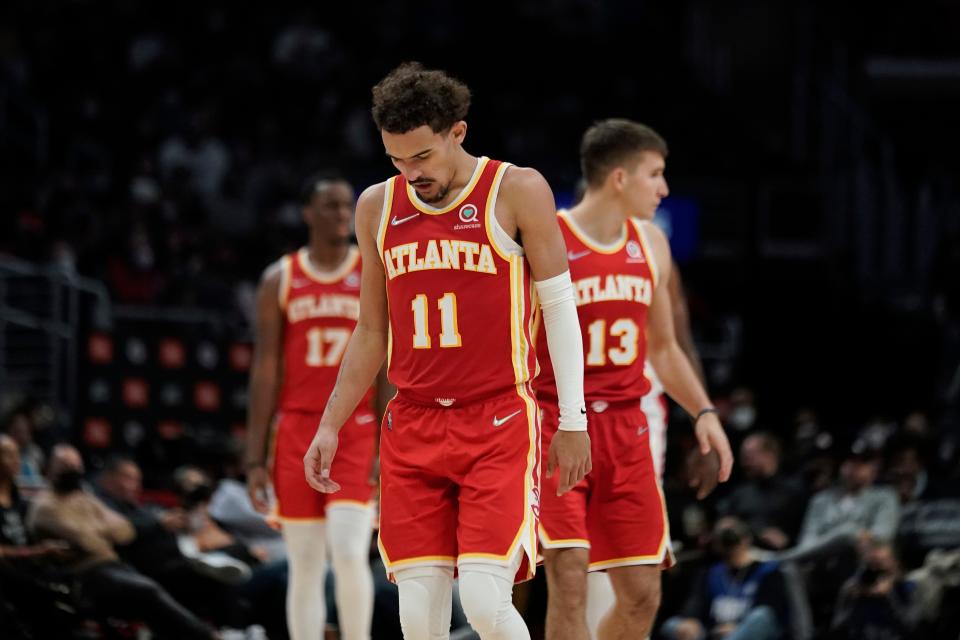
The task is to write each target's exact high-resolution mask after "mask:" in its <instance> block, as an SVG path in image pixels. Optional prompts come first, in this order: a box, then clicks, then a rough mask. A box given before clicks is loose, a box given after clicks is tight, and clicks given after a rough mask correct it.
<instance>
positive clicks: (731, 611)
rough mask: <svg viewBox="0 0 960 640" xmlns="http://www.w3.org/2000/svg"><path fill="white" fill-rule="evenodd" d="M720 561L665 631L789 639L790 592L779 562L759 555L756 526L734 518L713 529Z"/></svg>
mask: <svg viewBox="0 0 960 640" xmlns="http://www.w3.org/2000/svg"><path fill="white" fill-rule="evenodd" d="M713 540H714V546H715V548H716V551H717V553H718V555H719V556H720V558H721V560H720V562H717V563H716V564H714V565H713V566H711V567H710V568H709V569H708V570H707V571H706V573H705V574H704V575H703V576H702V578H701V580H700V583H699V585H698V587H697V588H696V589H695V590H694V591H693V592H692V593H691V594H690V597H689V598H688V600H687V603H686V605H685V606H684V611H683V614H682V615H680V616H674V617H673V618H670V619H668V620H667V621H666V622H665V623H664V625H663V627H662V629H661V633H662V634H663V636H664V637H666V638H671V639H673V640H703V639H705V638H726V639H727V640H748V639H749V640H776V639H782V638H789V637H791V636H790V632H789V631H788V621H789V617H790V596H789V593H788V590H787V584H786V579H785V578H784V575H783V573H782V572H781V570H780V565H779V563H778V562H777V561H773V560H771V561H765V562H760V561H757V560H755V559H754V558H753V556H752V553H751V550H750V548H751V544H752V542H753V540H752V538H751V536H750V529H749V528H748V527H747V526H746V524H744V523H743V522H741V521H740V520H738V519H737V518H733V517H725V518H721V519H720V520H718V521H717V524H716V526H715V527H714V530H713Z"/></svg>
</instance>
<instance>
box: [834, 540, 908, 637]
mask: <svg viewBox="0 0 960 640" xmlns="http://www.w3.org/2000/svg"><path fill="white" fill-rule="evenodd" d="M913 591H914V585H913V584H912V583H911V582H908V581H907V580H905V579H904V577H903V575H902V573H901V572H900V565H899V562H898V561H897V557H896V555H895V554H894V552H893V547H892V546H891V545H890V544H889V543H886V542H874V543H871V544H870V545H869V548H868V549H867V551H866V552H865V553H864V559H863V563H862V564H861V566H860V568H859V569H858V570H857V572H856V573H855V574H854V575H853V577H851V578H850V579H849V580H847V582H846V583H845V584H844V585H843V588H842V589H841V590H840V597H839V598H838V600H837V606H836V610H835V612H834V615H833V623H832V624H831V631H832V634H833V637H835V638H837V639H840V638H844V639H848V640H873V639H874V638H882V639H883V640H900V639H904V640H906V639H907V638H912V637H914V636H913V629H914V628H915V626H916V623H917V618H918V615H917V607H916V606H914V604H913Z"/></svg>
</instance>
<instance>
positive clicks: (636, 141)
mask: <svg viewBox="0 0 960 640" xmlns="http://www.w3.org/2000/svg"><path fill="white" fill-rule="evenodd" d="M643 151H655V152H657V153H659V154H660V155H661V156H663V157H664V158H666V157H667V143H666V142H665V141H664V139H663V138H661V137H660V134H658V133H657V132H656V131H654V130H653V129H651V128H650V127H648V126H646V125H642V124H640V123H639V122H633V121H632V120H625V119H622V118H609V119H607V120H601V121H600V122H597V123H594V125H593V126H591V127H590V128H589V129H587V131H586V133H584V134H583V140H581V142H580V169H581V170H582V171H583V177H584V179H585V180H586V181H587V184H589V185H590V186H592V187H597V186H599V185H601V184H603V181H604V180H606V178H607V176H608V175H610V172H611V171H613V170H614V169H615V168H617V167H618V166H623V165H624V164H627V163H629V162H631V161H632V160H633V157H634V156H638V155H639V154H640V153H641V152H643Z"/></svg>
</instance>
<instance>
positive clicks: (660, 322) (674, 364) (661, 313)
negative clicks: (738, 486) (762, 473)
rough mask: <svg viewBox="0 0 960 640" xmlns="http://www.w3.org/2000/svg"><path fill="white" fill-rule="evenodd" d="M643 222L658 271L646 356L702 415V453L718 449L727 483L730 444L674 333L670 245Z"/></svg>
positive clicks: (676, 395)
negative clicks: (710, 409) (709, 410)
mask: <svg viewBox="0 0 960 640" xmlns="http://www.w3.org/2000/svg"><path fill="white" fill-rule="evenodd" d="M641 224H642V225H643V229H644V232H645V233H646V237H647V238H648V239H649V240H650V244H651V245H652V247H651V250H652V252H653V256H654V260H655V262H656V267H657V272H658V274H659V277H658V283H657V287H656V289H655V291H654V294H653V303H652V304H651V305H650V313H649V316H648V319H647V357H648V359H649V360H650V363H651V364H652V365H653V368H654V370H655V371H656V372H657V374H658V375H659V376H660V380H661V382H662V383H663V388H664V390H665V391H666V392H667V394H669V396H670V397H671V398H673V400H674V401H675V402H677V404H679V405H680V406H681V407H683V409H684V410H685V411H686V412H687V413H689V414H690V415H691V416H698V415H699V418H698V419H697V420H696V424H695V425H694V431H695V432H696V435H697V441H698V442H699V444H700V452H701V453H702V454H704V455H706V454H708V453H709V452H710V451H711V450H712V449H715V450H716V451H717V453H718V454H719V455H720V472H719V474H718V480H719V481H720V482H726V481H727V479H728V478H729V477H730V470H731V469H732V467H733V454H732V453H731V452H730V443H729V442H728V441H727V436H726V434H725V433H724V431H723V425H721V424H720V420H719V418H718V417H717V414H716V413H705V414H702V415H701V411H703V410H704V409H707V408H710V407H711V404H710V398H709V397H708V396H707V392H706V389H704V387H703V384H701V382H700V380H699V378H698V377H697V374H696V373H695V371H694V369H693V367H692V366H691V364H690V360H689V359H688V358H687V356H686V354H684V352H683V350H682V349H681V348H680V345H679V344H678V342H677V338H676V334H675V333H674V328H673V312H672V310H671V304H670V292H669V284H668V283H669V281H670V277H671V271H672V262H673V261H672V258H671V255H670V244H669V243H668V242H667V237H666V236H665V235H664V234H663V231H661V230H660V229H659V228H658V227H656V226H655V225H653V224H651V223H649V222H643V223H641ZM701 491H703V487H701Z"/></svg>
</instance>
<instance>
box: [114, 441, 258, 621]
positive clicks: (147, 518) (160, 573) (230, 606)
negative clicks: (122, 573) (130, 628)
mask: <svg viewBox="0 0 960 640" xmlns="http://www.w3.org/2000/svg"><path fill="white" fill-rule="evenodd" d="M97 489H98V493H99V495H100V497H101V499H102V500H103V501H104V502H105V503H106V504H107V506H109V507H110V508H111V509H113V510H114V511H116V512H117V513H119V514H120V515H122V516H123V517H125V518H126V519H127V520H129V521H130V523H131V524H132V525H133V527H134V529H135V530H136V537H135V538H134V539H133V540H132V541H131V542H130V543H128V544H125V545H120V546H117V548H116V549H117V553H118V554H119V555H120V557H121V558H122V559H123V560H124V561H125V562H127V563H129V564H131V565H132V566H133V567H134V568H136V569H137V570H138V571H140V572H141V573H143V574H144V575H146V576H149V577H151V578H153V579H154V580H156V581H157V582H159V583H160V584H161V585H162V586H163V587H164V588H165V589H167V591H169V592H170V594H171V595H173V597H174V598H176V599H177V601H179V602H182V603H184V604H185V605H186V606H187V607H188V608H189V609H190V610H191V611H193V612H194V613H196V614H197V615H200V616H203V617H205V618H209V619H211V620H214V621H215V622H216V623H217V624H220V625H224V626H230V627H243V626H246V624H245V618H244V614H245V611H246V609H247V608H248V607H247V604H246V603H244V602H243V601H240V600H238V597H237V594H236V593H235V590H234V589H232V588H231V587H230V583H231V582H232V581H231V580H230V579H229V576H221V577H220V578H219V579H218V572H217V570H215V569H211V568H209V567H203V566H200V565H199V564H198V563H197V562H196V561H195V560H192V559H190V558H187V557H186V556H184V555H183V553H181V551H180V547H179V545H178V544H177V533H178V532H181V531H185V530H186V527H187V517H186V514H185V512H184V511H183V509H180V508H176V509H168V510H165V511H152V510H150V509H148V508H146V507H144V506H142V505H141V504H140V497H141V494H142V492H143V484H142V474H141V472H140V467H139V465H137V463H136V462H135V461H134V460H133V459H132V458H129V457H125V456H114V457H111V458H110V459H108V460H107V462H106V465H105V466H104V469H103V471H102V472H101V474H100V477H99V482H98V487H97Z"/></svg>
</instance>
